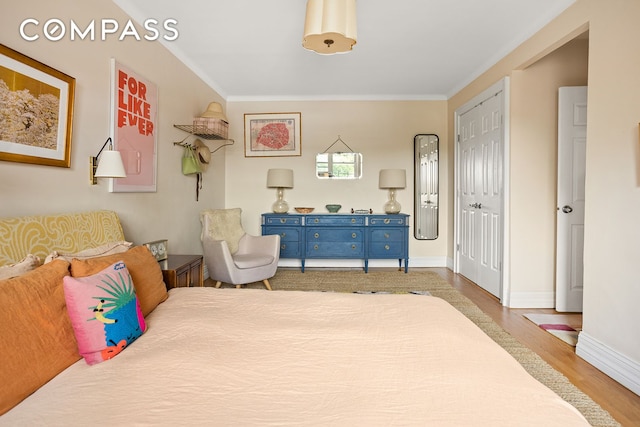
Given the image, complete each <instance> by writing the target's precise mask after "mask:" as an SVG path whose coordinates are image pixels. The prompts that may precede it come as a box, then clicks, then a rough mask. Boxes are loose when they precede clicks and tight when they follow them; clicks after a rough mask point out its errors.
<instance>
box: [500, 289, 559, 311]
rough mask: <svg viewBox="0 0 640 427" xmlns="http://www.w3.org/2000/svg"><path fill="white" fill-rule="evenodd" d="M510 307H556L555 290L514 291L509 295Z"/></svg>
mask: <svg viewBox="0 0 640 427" xmlns="http://www.w3.org/2000/svg"><path fill="white" fill-rule="evenodd" d="M509 297H510V298H509V308H554V307H555V306H556V296H555V293H554V292H512V293H511V295H510V296H509Z"/></svg>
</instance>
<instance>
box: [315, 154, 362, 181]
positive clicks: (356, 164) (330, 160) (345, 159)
mask: <svg viewBox="0 0 640 427" xmlns="http://www.w3.org/2000/svg"><path fill="white" fill-rule="evenodd" d="M316 176H317V177H318V178H321V179H328V178H331V179H359V178H360V177H362V154H360V153H320V154H318V155H316Z"/></svg>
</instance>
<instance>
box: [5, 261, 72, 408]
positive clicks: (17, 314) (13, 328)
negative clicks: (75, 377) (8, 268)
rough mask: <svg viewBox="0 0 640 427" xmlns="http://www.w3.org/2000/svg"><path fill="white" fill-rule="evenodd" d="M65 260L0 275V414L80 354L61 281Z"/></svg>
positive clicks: (67, 264)
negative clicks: (5, 276) (18, 273)
mask: <svg viewBox="0 0 640 427" xmlns="http://www.w3.org/2000/svg"><path fill="white" fill-rule="evenodd" d="M68 275H69V263H68V262H67V261H63V260H57V261H53V262H51V263H49V264H46V265H43V266H41V267H38V268H36V269H35V270H32V271H30V272H28V273H26V274H24V275H22V276H19V277H14V278H12V279H7V280H0V325H1V327H0V348H1V349H2V363H0V384H2V386H0V415H2V414H4V413H5V412H7V411H8V410H9V409H11V408H12V407H14V406H15V405H17V404H18V403H20V402H21V401H22V400H23V399H24V398H26V397H27V396H29V395H30V394H31V393H33V392H34V391H36V390H37V389H39V388H40V387H41V386H43V385H44V384H46V383H47V382H48V381H49V380H51V379H52V378H53V377H55V376H56V375H58V374H59V373H60V372H62V371H63V370H65V369H66V368H67V367H69V366H71V365H72V364H73V363H75V362H76V361H78V360H79V359H80V355H79V354H78V347H77V344H76V339H75V336H74V334H73V327H72V326H71V321H70V319H69V315H68V313H67V307H66V305H65V299H64V290H63V287H62V281H63V278H64V277H65V276H68Z"/></svg>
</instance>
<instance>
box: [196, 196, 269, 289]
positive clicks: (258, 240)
mask: <svg viewBox="0 0 640 427" xmlns="http://www.w3.org/2000/svg"><path fill="white" fill-rule="evenodd" d="M241 214H242V210H241V209H240V208H235V209H211V210H206V211H203V212H201V214H200V222H201V223H202V234H201V236H200V239H201V240H202V249H203V253H204V262H205V264H206V266H207V269H208V271H209V277H210V278H211V279H213V280H215V281H216V288H219V287H220V285H221V284H222V283H230V284H232V285H236V288H239V287H241V285H244V284H247V283H254V282H259V281H262V282H263V283H264V286H265V287H266V288H267V289H268V290H271V285H270V284H269V279H270V278H272V277H273V276H274V275H275V274H276V270H277V268H278V259H279V258H280V236H278V235H270V236H252V235H250V234H247V233H246V232H245V231H244V229H243V228H242V224H241V221H240V216H241Z"/></svg>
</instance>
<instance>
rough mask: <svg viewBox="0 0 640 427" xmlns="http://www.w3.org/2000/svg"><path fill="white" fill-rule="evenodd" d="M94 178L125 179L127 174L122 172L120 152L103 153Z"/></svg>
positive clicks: (122, 165) (107, 151)
mask: <svg viewBox="0 0 640 427" xmlns="http://www.w3.org/2000/svg"><path fill="white" fill-rule="evenodd" d="M94 176H95V177H96V178H126V176H127V173H126V172H125V170H124V164H123V163H122V156H120V152H119V151H115V150H105V151H103V152H102V154H101V155H100V160H99V162H98V168H97V169H96V173H95V174H94Z"/></svg>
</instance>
